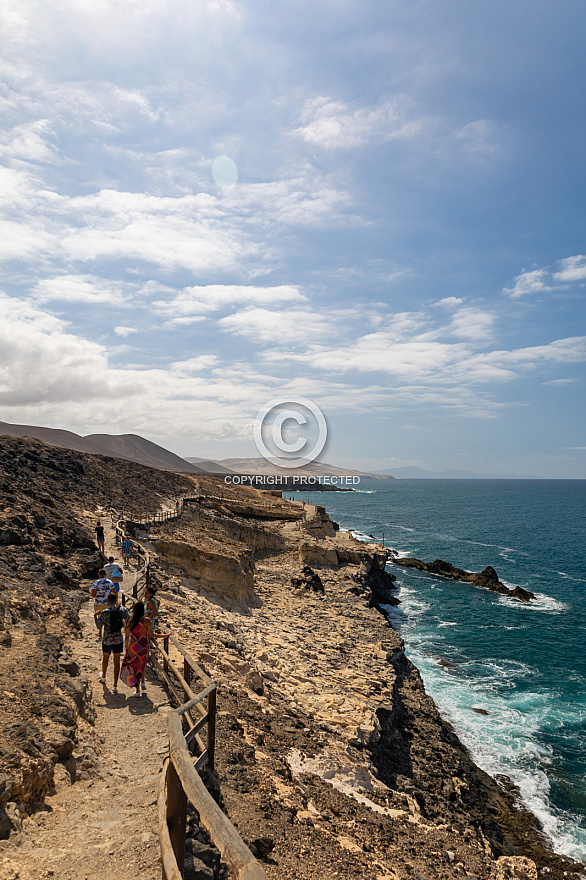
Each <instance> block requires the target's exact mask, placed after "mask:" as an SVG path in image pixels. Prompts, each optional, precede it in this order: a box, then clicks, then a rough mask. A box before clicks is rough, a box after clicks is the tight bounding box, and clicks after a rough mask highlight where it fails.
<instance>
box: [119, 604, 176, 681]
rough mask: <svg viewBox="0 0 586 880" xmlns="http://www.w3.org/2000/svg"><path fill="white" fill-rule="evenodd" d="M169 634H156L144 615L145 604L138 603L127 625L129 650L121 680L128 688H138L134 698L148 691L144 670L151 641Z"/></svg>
mask: <svg viewBox="0 0 586 880" xmlns="http://www.w3.org/2000/svg"><path fill="white" fill-rule="evenodd" d="M166 635H168V633H155V632H153V628H152V626H151V622H150V619H149V618H148V617H145V615H144V602H136V604H135V606H134V608H133V609H132V617H131V618H130V620H129V621H128V622H127V623H126V639H127V648H126V654H125V655H124V660H123V661H122V668H121V670H120V678H121V679H122V681H123V682H124V684H125V685H127V686H128V687H133V688H136V690H135V692H134V694H133V697H140V696H142V694H141V691H142V693H144V691H146V684H145V680H144V669H145V666H146V662H147V657H148V654H149V650H150V639H161V638H163V637H164V636H166Z"/></svg>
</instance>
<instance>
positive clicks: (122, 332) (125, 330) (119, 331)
mask: <svg viewBox="0 0 586 880" xmlns="http://www.w3.org/2000/svg"><path fill="white" fill-rule="evenodd" d="M136 332H137V330H136V327H125V326H124V325H123V324H119V325H118V326H117V327H114V333H115V334H116V336H122V337H126V336H130V334H131V333H136Z"/></svg>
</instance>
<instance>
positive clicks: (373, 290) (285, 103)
mask: <svg viewBox="0 0 586 880" xmlns="http://www.w3.org/2000/svg"><path fill="white" fill-rule="evenodd" d="M0 16H1V21H0V33H1V34H2V36H1V37H0V41H1V44H0V57H1V58H2V61H1V62H0V66H1V69H2V87H1V92H0V100H1V102H2V120H3V126H2V134H1V140H0V154H1V160H0V161H1V163H2V164H1V168H0V186H1V192H2V199H1V202H0V272H1V278H0V419H1V420H4V421H8V422H15V423H24V424H41V425H48V426H51V427H63V428H68V429H70V430H73V431H76V432H78V433H82V434H85V433H93V432H104V431H107V432H109V433H127V432H130V433H139V434H142V435H143V436H145V437H148V438H149V439H151V440H154V441H155V442H159V443H162V444H163V445H165V446H167V447H168V448H170V449H173V450H174V451H175V452H178V453H179V454H182V455H201V456H210V457H213V458H225V457H229V456H235V455H255V454H256V450H255V447H254V444H253V423H254V419H255V415H256V413H257V412H258V410H259V409H260V408H261V407H262V406H263V405H264V404H265V403H266V402H267V401H269V400H271V399H272V398H273V397H275V396H286V395H289V394H290V395H303V396H305V397H308V398H310V399H311V400H312V401H314V402H315V403H316V404H317V405H318V406H319V407H320V408H321V409H322V410H323V412H324V413H325V416H326V419H327V422H328V426H329V438H328V445H327V447H326V450H325V453H324V454H323V455H322V458H323V459H324V460H327V461H331V462H333V463H335V464H338V465H342V466H356V467H359V468H361V469H370V470H373V469H378V468H380V469H383V468H386V469H389V468H391V469H392V468H393V467H400V466H405V465H417V466H420V467H423V468H427V469H433V470H442V469H445V468H465V469H468V470H473V471H475V472H478V473H481V472H495V473H503V474H506V473H510V472H517V473H524V474H536V475H540V476H551V477H556V476H559V477H582V478H584V477H586V433H585V431H584V409H585V407H584V381H585V377H586V370H585V364H586V324H585V315H586V308H585V291H586V237H585V212H584V205H585V201H586V200H585V196H586V179H585V178H586V161H585V155H586V154H585V143H586V137H585V135H586V113H585V109H586V108H585V103H586V90H585V89H584V82H585V81H586V53H585V52H584V45H583V35H584V29H585V25H586V7H585V6H584V3H583V2H582V0H558V2H556V3H552V2H551V0H506V2H505V0H492V2H490V3H486V2H485V0H483V2H480V0H442V2H441V3H438V2H437V0H384V2H382V0H360V2H358V0H312V2H308V0H289V2H287V3H283V4H277V3H274V2H271V3H269V2H267V0H247V2H246V3H244V2H240V0H190V2H188V3H186V2H184V0H115V2H114V0H51V2H49V3H48V4H47V3H46V2H41V0H0Z"/></svg>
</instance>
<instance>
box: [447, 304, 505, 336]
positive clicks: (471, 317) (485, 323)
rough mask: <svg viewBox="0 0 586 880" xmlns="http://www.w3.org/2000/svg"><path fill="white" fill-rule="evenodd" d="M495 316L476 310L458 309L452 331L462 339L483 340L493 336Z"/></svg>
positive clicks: (470, 308)
mask: <svg viewBox="0 0 586 880" xmlns="http://www.w3.org/2000/svg"><path fill="white" fill-rule="evenodd" d="M494 320H495V319H494V315H493V314H492V313H491V312H487V311H483V310H482V309H476V308H472V307H469V308H463V309H458V311H457V312H456V313H455V314H454V317H453V319H452V324H451V330H452V333H453V334H454V336H458V337H460V338H461V339H470V340H472V339H474V340H483V339H489V338H490V337H491V336H492V329H493V325H494Z"/></svg>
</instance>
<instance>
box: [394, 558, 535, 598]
mask: <svg viewBox="0 0 586 880" xmlns="http://www.w3.org/2000/svg"><path fill="white" fill-rule="evenodd" d="M391 552H392V553H393V558H392V562H393V564H394V565H400V566H402V567H403V568H415V569H417V571H426V572H428V574H435V575H438V576H439V577H445V578H449V579H450V580H453V581H461V582H462V583H465V584H474V586H475V587H483V588H484V589H486V590H490V591H491V592H493V593H500V594H501V595H503V596H509V597H510V598H511V599H519V601H520V602H531V600H532V599H535V594H534V593H532V592H531V591H530V590H525V589H523V587H513V588H511V587H507V586H505V584H503V583H501V581H500V580H499V577H498V575H497V573H496V571H495V570H494V568H493V567H492V565H487V566H486V568H485V569H484V571H481V572H473V571H464V569H462V568H456V566H454V565H452V564H451V562H444V560H443V559H436V560H434V562H421V560H420V559H415V558H414V557H406V556H397V554H396V553H394V552H393V551H391Z"/></svg>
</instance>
